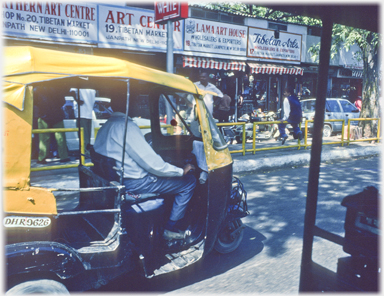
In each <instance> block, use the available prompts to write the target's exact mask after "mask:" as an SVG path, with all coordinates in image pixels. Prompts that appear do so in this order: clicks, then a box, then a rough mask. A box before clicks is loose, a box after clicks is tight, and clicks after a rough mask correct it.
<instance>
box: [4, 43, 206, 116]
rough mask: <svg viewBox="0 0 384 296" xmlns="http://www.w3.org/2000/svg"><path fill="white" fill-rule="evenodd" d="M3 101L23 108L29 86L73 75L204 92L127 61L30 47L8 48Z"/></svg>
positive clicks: (180, 79)
mask: <svg viewBox="0 0 384 296" xmlns="http://www.w3.org/2000/svg"><path fill="white" fill-rule="evenodd" d="M3 60H4V63H5V65H4V72H3V91H4V92H3V101H4V102H6V103H8V104H10V105H12V106H14V107H16V108H18V109H19V110H23V102H24V97H25V94H24V92H25V87H24V86H25V85H27V84H33V83H36V82H42V81H47V80H52V79H58V78H66V77H72V76H93V77H116V78H125V79H128V78H132V79H138V80H143V81H148V82H152V83H156V84H160V85H164V86H168V87H171V88H174V89H176V90H181V91H185V92H189V93H195V94H201V92H200V91H199V90H198V89H197V88H196V86H195V85H194V84H193V83H192V81H190V80H189V79H187V78H185V77H183V76H180V75H175V74H171V73H166V72H162V71H159V70H154V69H151V68H147V67H144V66H141V65H138V64H134V63H131V62H128V61H125V60H120V59H116V58H110V57H101V56H94V55H87V54H77V53H69V52H63V51H55V50H49V49H41V48H34V47H29V46H15V47H12V46H11V47H6V48H4V57H3Z"/></svg>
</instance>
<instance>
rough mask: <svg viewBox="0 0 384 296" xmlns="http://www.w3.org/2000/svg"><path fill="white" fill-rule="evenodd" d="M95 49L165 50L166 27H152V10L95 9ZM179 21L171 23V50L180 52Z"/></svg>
mask: <svg viewBox="0 0 384 296" xmlns="http://www.w3.org/2000/svg"><path fill="white" fill-rule="evenodd" d="M98 25H99V47H105V48H128V47H132V48H142V49H147V50H163V51H166V49H167V26H166V24H164V25H159V24H155V15H154V11H153V10H146V9H139V8H132V7H122V6H112V5H99V23H98ZM183 27H184V22H183V21H175V22H173V29H174V30H173V44H174V45H173V49H174V50H179V51H180V50H182V49H183V43H182V37H183V30H184V28H183Z"/></svg>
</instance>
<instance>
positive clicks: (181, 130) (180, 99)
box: [159, 92, 227, 150]
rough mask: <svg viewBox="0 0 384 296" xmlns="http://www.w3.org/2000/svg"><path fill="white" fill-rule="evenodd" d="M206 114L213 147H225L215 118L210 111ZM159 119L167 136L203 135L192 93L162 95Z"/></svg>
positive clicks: (163, 132) (219, 148)
mask: <svg viewBox="0 0 384 296" xmlns="http://www.w3.org/2000/svg"><path fill="white" fill-rule="evenodd" d="M200 103H203V101H201V102H200ZM205 114H206V118H207V120H208V122H209V128H210V131H211V135H212V145H213V147H214V148H215V149H216V150H222V149H225V148H226V147H227V144H226V142H225V140H224V138H223V136H222V134H221V133H220V131H219V130H218V128H217V126H216V123H215V120H214V119H213V118H212V116H211V114H210V113H209V112H208V111H207V112H206V113H205ZM159 120H160V126H163V127H162V128H161V132H162V134H163V135H165V136H174V135H194V136H195V137H199V138H200V137H201V130H200V124H199V120H198V116H197V110H196V97H195V96H193V95H191V94H188V93H181V92H177V93H174V94H173V95H161V96H160V98H159Z"/></svg>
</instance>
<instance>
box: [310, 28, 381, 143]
mask: <svg viewBox="0 0 384 296" xmlns="http://www.w3.org/2000/svg"><path fill="white" fill-rule="evenodd" d="M332 36H333V40H332V46H331V58H334V57H335V56H336V55H337V54H338V52H339V51H340V49H341V48H345V50H346V51H348V50H350V48H351V46H352V45H354V44H356V45H357V46H358V47H359V49H360V51H358V52H356V53H355V56H354V57H355V59H356V60H357V61H362V62H363V65H364V66H363V92H362V109H361V113H360V117H361V118H379V117H380V115H381V110H380V96H381V90H380V68H379V56H378V55H379V47H380V43H381V42H380V38H379V34H377V33H374V32H370V31H366V30H362V29H357V28H352V27H347V26H344V25H340V24H334V25H333V29H332ZM319 50H320V43H318V44H315V45H313V46H311V47H310V48H309V51H310V52H311V54H312V58H314V59H317V58H318V54H319ZM359 125H360V126H361V127H362V128H363V133H364V136H366V137H372V136H374V133H376V131H377V128H378V121H362V122H360V124H359Z"/></svg>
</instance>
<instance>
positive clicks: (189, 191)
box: [123, 174, 196, 221]
mask: <svg viewBox="0 0 384 296" xmlns="http://www.w3.org/2000/svg"><path fill="white" fill-rule="evenodd" d="M123 183H124V185H125V188H126V190H127V191H128V192H129V193H132V194H140V193H160V194H175V201H174V202H173V207H172V211H171V216H170V218H169V219H170V220H172V221H177V220H180V219H182V218H183V217H184V214H185V211H186V210H187V206H188V202H189V200H190V199H191V197H192V195H193V191H194V189H195V187H196V178H195V176H194V175H192V174H187V175H184V176H182V177H158V176H155V175H152V174H148V175H146V176H145V177H144V178H141V179H128V178H125V179H124V180H123Z"/></svg>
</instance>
